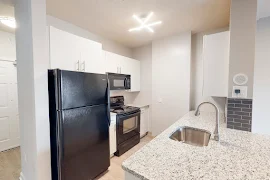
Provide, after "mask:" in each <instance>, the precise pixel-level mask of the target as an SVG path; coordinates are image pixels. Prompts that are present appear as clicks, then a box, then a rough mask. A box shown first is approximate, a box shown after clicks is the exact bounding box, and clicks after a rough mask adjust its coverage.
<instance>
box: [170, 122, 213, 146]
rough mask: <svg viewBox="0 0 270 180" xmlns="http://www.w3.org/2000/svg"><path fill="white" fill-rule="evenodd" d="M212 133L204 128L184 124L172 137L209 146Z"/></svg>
mask: <svg viewBox="0 0 270 180" xmlns="http://www.w3.org/2000/svg"><path fill="white" fill-rule="evenodd" d="M210 136H211V133H210V132H209V131H206V130H203V129H197V128H193V127H188V126H183V127H180V128H179V129H177V130H176V131H175V132H173V133H172V135H171V136H170V138H171V139H172V140H175V141H180V142H183V143H186V144H190V145H193V146H201V147H202V146H208V143H209V140H210Z"/></svg>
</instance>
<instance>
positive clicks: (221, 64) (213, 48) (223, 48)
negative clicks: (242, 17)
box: [203, 31, 230, 97]
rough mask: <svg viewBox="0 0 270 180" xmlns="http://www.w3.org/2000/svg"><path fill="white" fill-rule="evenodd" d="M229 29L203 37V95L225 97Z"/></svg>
mask: <svg viewBox="0 0 270 180" xmlns="http://www.w3.org/2000/svg"><path fill="white" fill-rule="evenodd" d="M229 36H230V33H229V31H226V32H221V33H217V34H212V35H206V36H204V37H203V95H204V96H216V97H227V96H228V77H229V39H230V37H229Z"/></svg>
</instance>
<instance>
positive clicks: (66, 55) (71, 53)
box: [50, 26, 105, 74]
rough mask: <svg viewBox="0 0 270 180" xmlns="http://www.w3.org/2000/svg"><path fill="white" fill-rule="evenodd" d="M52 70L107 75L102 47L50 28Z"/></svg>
mask: <svg viewBox="0 0 270 180" xmlns="http://www.w3.org/2000/svg"><path fill="white" fill-rule="evenodd" d="M50 62H51V68H52V69H55V68H59V69H64V70H71V71H83V72H91V73H100V74H104V73H105V66H104V58H103V57H102V45H101V44H100V43H97V42H94V41H91V40H89V39H86V38H82V37H79V36H76V35H74V34H71V33H68V32H65V31H62V30H59V29H57V28H54V27H52V26H51V27H50Z"/></svg>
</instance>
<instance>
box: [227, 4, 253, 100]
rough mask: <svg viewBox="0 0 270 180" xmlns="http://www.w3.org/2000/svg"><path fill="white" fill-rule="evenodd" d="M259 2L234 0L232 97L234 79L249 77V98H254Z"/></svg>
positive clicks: (231, 46)
mask: <svg viewBox="0 0 270 180" xmlns="http://www.w3.org/2000/svg"><path fill="white" fill-rule="evenodd" d="M256 16H257V0H232V2H231V17H230V67H229V84H228V85H229V86H228V88H229V91H228V93H229V94H228V96H229V97H232V87H233V86H234V83H233V77H234V75H236V74H238V73H244V74H247V76H248V79H249V81H248V83H247V86H248V98H250V99H252V96H253V76H254V59H255V33H256Z"/></svg>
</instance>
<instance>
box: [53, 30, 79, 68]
mask: <svg viewBox="0 0 270 180" xmlns="http://www.w3.org/2000/svg"><path fill="white" fill-rule="evenodd" d="M78 47H79V42H78V40H77V36H75V35H73V34H70V33H67V32H65V31H62V30H59V29H56V28H54V27H50V63H51V68H52V69H56V68H59V69H63V70H70V71H75V70H79V60H80V51H79V48H78Z"/></svg>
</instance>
